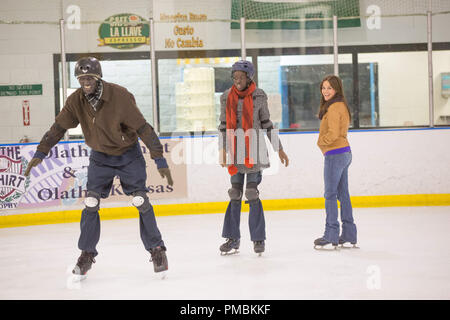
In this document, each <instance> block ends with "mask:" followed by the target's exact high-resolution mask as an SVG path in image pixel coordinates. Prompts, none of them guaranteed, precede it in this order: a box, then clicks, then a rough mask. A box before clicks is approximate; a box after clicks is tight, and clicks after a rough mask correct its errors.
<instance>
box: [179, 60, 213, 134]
mask: <svg viewBox="0 0 450 320" xmlns="http://www.w3.org/2000/svg"><path fill="white" fill-rule="evenodd" d="M214 92H215V86H214V68H208V67H199V68H186V69H184V72H183V82H179V83H177V84H176V88H175V94H176V113H177V114H176V117H177V131H206V130H215V129H216V128H217V124H216V107H215V101H214Z"/></svg>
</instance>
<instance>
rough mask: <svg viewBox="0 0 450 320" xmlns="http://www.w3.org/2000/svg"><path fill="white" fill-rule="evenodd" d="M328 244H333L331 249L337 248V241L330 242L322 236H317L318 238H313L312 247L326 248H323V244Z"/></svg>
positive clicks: (317, 248)
mask: <svg viewBox="0 0 450 320" xmlns="http://www.w3.org/2000/svg"><path fill="white" fill-rule="evenodd" d="M329 244H332V245H333V250H337V249H338V244H337V243H331V242H330V241H327V240H325V239H324V238H319V239H316V240H314V249H316V250H327V248H325V246H326V245H329ZM328 250H329V249H328Z"/></svg>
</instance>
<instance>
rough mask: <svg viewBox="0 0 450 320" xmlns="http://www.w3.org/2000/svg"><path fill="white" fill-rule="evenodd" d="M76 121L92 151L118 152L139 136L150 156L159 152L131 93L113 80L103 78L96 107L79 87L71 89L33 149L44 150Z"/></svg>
mask: <svg viewBox="0 0 450 320" xmlns="http://www.w3.org/2000/svg"><path fill="white" fill-rule="evenodd" d="M78 124H80V125H81V129H82V130H83V134H84V138H85V142H86V144H87V145H88V146H89V147H91V148H92V149H93V150H95V151H100V152H103V153H106V154H108V155H114V156H117V155H121V154H123V153H124V152H125V151H126V150H128V149H129V148H130V147H132V146H133V145H135V144H136V142H137V141H138V137H140V138H141V139H142V141H143V142H144V144H145V145H146V146H147V147H148V148H149V149H150V154H151V157H152V159H155V158H160V157H162V156H163V147H162V145H161V143H160V141H159V138H158V136H157V135H156V133H155V132H154V130H153V128H152V127H151V126H150V125H148V124H147V121H146V120H145V118H144V116H143V115H142V113H141V112H140V111H139V109H138V107H137V106H136V101H135V99H134V96H133V94H131V93H130V92H129V91H128V90H127V89H125V88H124V87H122V86H119V85H117V84H113V83H109V82H106V81H103V93H102V96H101V98H100V102H99V104H98V106H97V111H94V109H93V108H92V106H91V105H90V104H89V102H88V101H87V99H86V97H85V96H84V94H83V92H82V89H81V88H80V89H78V90H76V91H75V92H74V93H72V94H71V95H70V96H69V97H68V98H67V101H66V103H65V105H64V108H63V109H62V110H61V112H60V113H59V114H58V115H57V116H56V119H55V124H54V125H53V126H52V127H51V128H50V130H49V131H48V132H47V133H46V134H45V135H44V137H43V139H42V141H41V142H40V144H39V146H38V148H37V150H38V151H41V152H43V153H44V154H47V153H48V152H49V150H50V149H51V148H52V147H53V146H54V145H55V144H56V143H57V142H58V141H59V140H60V139H61V138H62V136H63V135H64V132H65V131H66V130H67V129H70V128H75V127H76V126H77V125H78Z"/></svg>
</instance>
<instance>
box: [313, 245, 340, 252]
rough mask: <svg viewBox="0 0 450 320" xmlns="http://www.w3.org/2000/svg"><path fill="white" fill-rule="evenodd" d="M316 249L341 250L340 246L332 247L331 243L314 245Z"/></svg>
mask: <svg viewBox="0 0 450 320" xmlns="http://www.w3.org/2000/svg"><path fill="white" fill-rule="evenodd" d="M314 249H315V250H317V251H339V247H338V246H332V248H330V246H329V244H327V245H324V246H319V245H314Z"/></svg>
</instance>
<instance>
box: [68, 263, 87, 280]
mask: <svg viewBox="0 0 450 320" xmlns="http://www.w3.org/2000/svg"><path fill="white" fill-rule="evenodd" d="M86 278H87V274H81V271H80V268H79V267H78V266H75V267H74V268H73V271H72V282H81V281H83V280H85V279H86Z"/></svg>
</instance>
